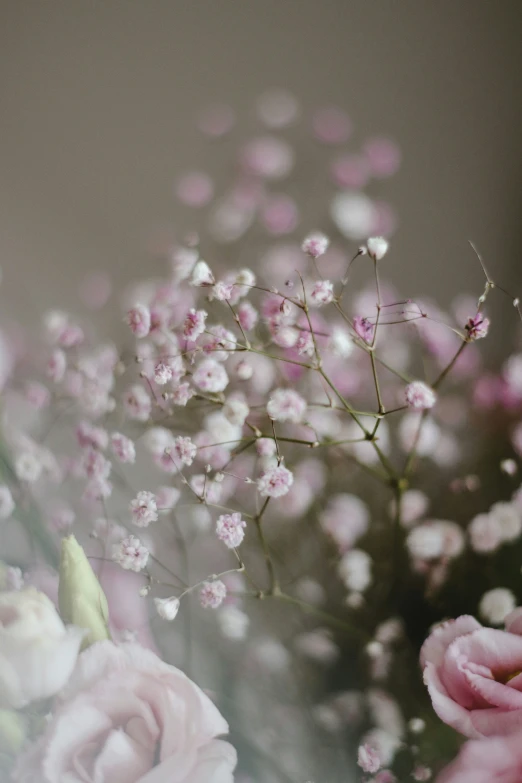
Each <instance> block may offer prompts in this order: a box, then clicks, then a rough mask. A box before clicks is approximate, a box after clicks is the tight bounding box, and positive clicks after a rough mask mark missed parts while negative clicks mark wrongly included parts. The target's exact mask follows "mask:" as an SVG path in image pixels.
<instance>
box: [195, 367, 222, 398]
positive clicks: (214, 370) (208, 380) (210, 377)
mask: <svg viewBox="0 0 522 783" xmlns="http://www.w3.org/2000/svg"><path fill="white" fill-rule="evenodd" d="M192 377H193V381H194V383H195V384H196V386H197V387H198V388H199V389H202V390H203V391H206V392H211V393H212V394H215V393H217V392H222V391H224V390H225V389H226V387H227V386H228V375H227V371H226V370H225V368H224V367H223V365H222V364H220V363H219V362H217V361H215V359H205V360H204V361H202V362H201V363H200V364H198V366H197V367H196V370H195V371H194V375H193V376H192Z"/></svg>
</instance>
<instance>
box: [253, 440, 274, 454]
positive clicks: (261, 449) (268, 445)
mask: <svg viewBox="0 0 522 783" xmlns="http://www.w3.org/2000/svg"><path fill="white" fill-rule="evenodd" d="M256 451H257V453H258V454H259V456H260V457H273V456H274V455H275V454H276V452H277V446H276V442H275V440H273V439H272V438H258V439H257V440H256Z"/></svg>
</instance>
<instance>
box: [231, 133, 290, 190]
mask: <svg viewBox="0 0 522 783" xmlns="http://www.w3.org/2000/svg"><path fill="white" fill-rule="evenodd" d="M242 162H243V165H244V167H245V168H246V169H247V170H248V171H249V172H251V173H252V174H255V175H257V176H259V177H263V178H264V179H271V180H275V179H282V178H283V177H286V175H287V174H289V173H290V171H291V169H292V166H293V163H294V152H293V150H292V148H291V147H290V145H289V144H288V143H287V142H286V141H283V140H282V139H278V138H276V137H275V136H262V137H259V138H257V139H252V141H250V142H249V143H248V144H247V145H246V147H245V148H244V151H243V155H242Z"/></svg>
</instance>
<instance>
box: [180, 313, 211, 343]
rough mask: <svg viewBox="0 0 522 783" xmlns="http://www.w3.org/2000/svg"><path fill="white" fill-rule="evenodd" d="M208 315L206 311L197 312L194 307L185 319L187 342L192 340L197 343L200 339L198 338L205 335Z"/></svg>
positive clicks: (184, 328) (184, 331) (184, 330)
mask: <svg viewBox="0 0 522 783" xmlns="http://www.w3.org/2000/svg"><path fill="white" fill-rule="evenodd" d="M207 316H208V313H207V312H206V310H196V309H195V308H194V307H192V308H191V309H190V310H189V311H188V313H187V317H186V318H185V323H184V325H183V336H184V337H186V338H187V340H192V342H195V340H197V339H198V337H199V336H200V335H201V334H203V332H204V331H205V321H206V320H207Z"/></svg>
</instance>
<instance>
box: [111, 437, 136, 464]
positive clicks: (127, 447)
mask: <svg viewBox="0 0 522 783" xmlns="http://www.w3.org/2000/svg"><path fill="white" fill-rule="evenodd" d="M111 448H112V451H113V454H114V455H115V456H116V457H117V458H118V459H119V460H120V462H125V463H133V462H135V461H136V447H135V446H134V443H133V441H132V440H131V439H130V438H127V436H126V435H122V434H121V432H113V433H112V435H111Z"/></svg>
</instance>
